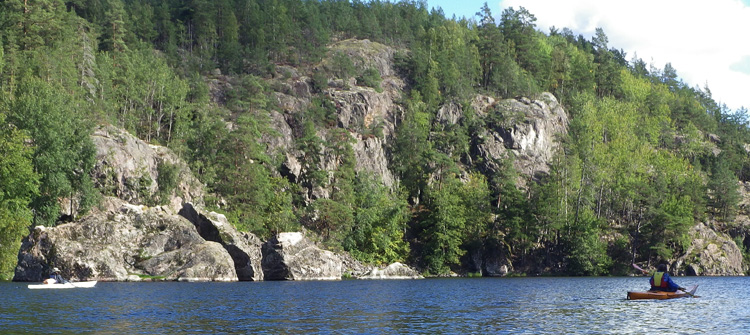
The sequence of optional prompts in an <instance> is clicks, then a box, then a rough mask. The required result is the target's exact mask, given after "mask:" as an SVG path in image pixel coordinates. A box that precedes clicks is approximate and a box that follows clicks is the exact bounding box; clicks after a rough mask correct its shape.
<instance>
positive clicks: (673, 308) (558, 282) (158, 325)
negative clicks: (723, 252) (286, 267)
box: [0, 277, 750, 334]
mask: <svg viewBox="0 0 750 335" xmlns="http://www.w3.org/2000/svg"><path fill="white" fill-rule="evenodd" d="M675 281H676V282H677V283H678V284H680V285H682V286H690V285H696V284H698V285H700V286H699V288H698V291H697V292H696V294H697V295H699V296H700V297H699V298H695V299H692V298H690V299H687V298H686V299H672V300H664V301H656V300H639V301H630V300H626V299H625V297H626V292H627V291H628V290H638V291H643V290H645V289H646V288H647V287H648V278H646V277H617V278H452V279H424V280H396V281H371V280H368V281H360V280H346V281H338V282H241V283H175V282H163V283H98V284H97V285H96V287H95V288H91V289H67V290H29V289H28V288H27V286H26V285H27V284H28V283H9V282H2V283H0V333H2V334H82V333H89V334H92V333H94V334H176V333H186V334H256V333H268V334H311V333H319V334H330V333H334V334H395V333H399V334H404V333H409V334H420V333H421V334H467V333H474V334H488V333H493V334H498V333H499V334H503V333H510V334H570V333H583V334H644V333H647V332H661V333H669V334H695V333H707V334H747V333H750V303H748V302H750V278H746V277H676V278H675Z"/></svg>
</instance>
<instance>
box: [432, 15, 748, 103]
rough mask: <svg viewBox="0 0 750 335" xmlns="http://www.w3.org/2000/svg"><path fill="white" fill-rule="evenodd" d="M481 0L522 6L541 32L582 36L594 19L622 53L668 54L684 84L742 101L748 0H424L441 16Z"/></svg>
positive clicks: (658, 59) (650, 60) (654, 60)
mask: <svg viewBox="0 0 750 335" xmlns="http://www.w3.org/2000/svg"><path fill="white" fill-rule="evenodd" d="M485 2H487V4H488V5H489V7H490V10H491V11H492V13H493V14H494V16H495V18H496V20H498V19H499V16H500V13H502V11H503V9H505V8H508V7H514V8H516V9H517V8H519V7H521V6H523V7H525V8H526V9H528V10H529V12H531V13H532V14H534V16H536V18H537V22H536V23H537V29H539V30H541V31H544V32H549V27H551V26H555V27H557V28H564V27H568V28H570V29H571V30H573V32H575V33H576V34H583V35H584V36H588V37H590V36H592V35H593V34H594V31H595V29H596V28H597V27H601V28H603V29H604V32H605V33H606V34H607V37H608V38H609V46H610V47H615V48H618V49H623V50H624V51H625V52H626V53H627V59H629V60H630V59H632V57H633V56H634V55H637V56H638V58H641V59H643V60H644V61H645V62H646V63H647V64H653V65H654V66H655V67H657V68H660V69H662V68H664V65H665V64H666V63H667V62H670V63H672V66H673V67H674V68H675V69H677V74H678V75H679V76H680V77H681V78H682V79H683V81H685V82H686V83H688V84H689V85H690V86H693V87H695V86H699V87H701V88H702V87H704V86H705V85H708V87H709V88H710V89H711V92H712V94H713V97H714V99H715V100H716V101H718V102H720V103H725V104H727V106H728V107H730V108H731V109H737V108H739V107H742V106H745V107H748V108H750V38H748V34H750V0H711V1H705V0H629V1H619V0H618V1H616V0H566V1H561V0H493V1H480V0H427V6H428V7H429V8H432V7H441V8H442V9H443V11H444V13H445V16H446V17H448V18H451V17H453V15H454V14H455V15H456V16H457V17H459V18H460V17H467V18H475V17H474V14H475V13H476V12H478V11H479V9H480V8H482V6H483V5H484V3H485ZM498 21H499V20H498Z"/></svg>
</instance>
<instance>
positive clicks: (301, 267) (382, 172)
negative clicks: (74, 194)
mask: <svg viewBox="0 0 750 335" xmlns="http://www.w3.org/2000/svg"><path fill="white" fill-rule="evenodd" d="M397 52H398V50H396V49H394V48H390V47H387V46H384V45H382V44H379V43H375V42H370V41H367V40H364V41H358V40H346V41H341V42H338V43H335V44H333V45H331V46H330V53H331V54H332V53H343V54H345V55H347V56H348V57H350V58H351V59H352V60H353V62H354V63H355V65H356V66H357V67H359V68H371V69H375V70H376V71H377V72H378V73H379V74H380V77H381V79H382V80H381V82H380V84H379V88H377V87H369V86H364V85H363V83H360V82H358V81H357V79H355V78H343V79H342V78H327V80H326V81H325V82H324V83H323V85H322V86H321V83H315V82H313V79H312V78H310V77H309V76H307V75H306V73H304V72H303V71H302V70H298V69H296V68H293V67H289V66H278V67H277V75H276V76H275V77H273V78H267V79H266V80H267V81H268V82H269V86H271V87H274V91H275V92H273V93H272V94H271V96H270V97H271V100H272V103H274V104H275V106H276V107H277V108H275V109H273V110H272V111H270V119H271V122H270V124H271V127H272V128H273V130H274V131H275V133H277V134H278V135H279V136H267V137H264V138H263V139H262V141H263V142H264V143H265V144H266V145H267V148H268V151H269V153H271V154H272V155H274V156H276V155H280V156H281V157H284V162H283V167H282V170H281V173H282V174H283V175H284V176H285V177H287V178H288V179H289V180H290V181H292V182H299V181H300V178H301V176H303V175H305V174H306V172H307V171H305V169H307V168H309V167H306V166H303V164H301V163H300V162H301V161H303V153H302V152H301V151H300V150H299V149H297V148H296V145H295V137H298V136H300V134H299V129H300V124H299V119H300V118H299V117H298V116H299V115H300V114H302V113H304V112H305V110H306V109H307V108H309V106H310V104H311V102H312V100H313V98H314V96H317V95H318V93H321V94H322V96H324V97H325V98H326V99H327V101H329V102H330V103H331V106H329V107H330V108H332V113H333V119H332V121H331V122H333V123H335V125H336V126H337V127H338V128H343V129H346V131H347V134H349V136H351V139H352V141H353V144H352V149H353V152H354V157H355V160H356V166H355V169H356V171H357V172H360V173H362V172H365V173H371V174H373V175H375V176H377V177H378V178H379V179H380V180H381V181H382V183H383V184H385V185H387V186H394V185H397V184H398V180H397V176H396V175H394V173H393V172H392V171H391V170H390V168H389V161H388V154H387V152H388V149H389V145H390V144H391V143H392V141H393V139H394V136H395V129H396V127H397V126H398V124H399V123H400V122H401V119H402V118H403V112H404V109H403V107H402V105H401V100H402V99H403V92H404V89H406V84H405V82H404V80H403V78H402V77H400V75H399V73H398V71H396V69H395V66H394V55H395V54H396V53H397ZM329 56H330V55H329ZM329 59H330V57H327V58H325V59H324V60H323V61H322V62H321V63H320V64H318V65H317V68H315V69H313V72H315V71H323V70H325V68H326V67H328V66H331V65H330V64H329V63H328V62H330V60H329ZM228 81H229V79H228V77H227V76H222V75H221V74H220V73H216V74H215V75H214V77H213V78H212V79H210V87H211V96H212V97H213V99H214V102H215V103H218V104H220V103H222V101H223V99H224V97H225V96H226V90H228V89H230V87H231V85H230V84H229V83H228ZM464 103H465V104H468V105H461V104H459V103H458V102H448V103H446V104H445V105H443V106H441V108H439V110H438V113H437V115H436V118H435V120H434V122H437V123H438V125H443V126H445V127H450V126H454V125H458V124H461V123H462V122H464V119H465V117H466V115H467V114H466V113H473V115H472V116H475V117H477V118H480V119H481V120H482V121H483V122H484V124H485V125H486V127H484V128H482V129H476V130H474V131H475V133H472V134H469V136H470V137H471V138H473V139H476V140H473V141H472V142H471V147H470V148H468V149H469V151H470V155H469V156H470V157H468V161H463V162H461V164H466V165H464V166H460V167H462V168H464V169H466V170H468V169H470V168H471V169H473V168H476V169H479V170H482V171H485V172H488V173H494V172H498V171H499V170H501V169H503V168H504V167H503V165H502V161H504V160H505V159H506V158H508V157H512V161H513V164H514V167H515V168H516V170H518V171H519V172H520V176H519V180H518V185H520V186H521V187H524V186H525V185H527V183H529V182H533V181H535V180H539V179H540V177H542V176H543V175H545V174H547V173H548V172H549V166H550V162H551V160H552V159H553V157H554V156H555V154H556V152H557V151H558V150H559V147H560V138H562V137H564V136H565V135H566V134H567V131H568V124H569V120H568V115H567V113H566V112H565V110H563V108H562V106H561V105H560V104H559V103H558V101H557V100H556V99H555V97H554V96H553V95H552V94H550V93H543V94H540V95H539V96H536V97H533V98H526V97H518V98H515V99H504V100H497V99H495V98H493V97H489V96H484V95H477V96H475V97H474V98H473V99H470V101H468V102H464ZM317 135H318V136H319V137H321V138H322V139H323V140H325V139H327V138H329V137H330V136H331V134H330V131H329V130H327V129H325V128H323V127H321V128H320V129H317ZM93 141H94V143H95V144H96V147H97V162H98V163H97V165H96V168H95V171H94V174H93V177H94V180H95V183H96V187H97V188H98V189H99V190H100V191H101V192H102V194H103V195H105V196H106V197H105V201H104V202H103V204H102V205H101V206H100V207H101V209H98V210H95V211H93V212H92V213H91V214H89V215H88V216H86V217H84V218H82V219H80V220H77V221H75V222H72V223H68V224H64V225H60V226H58V227H54V228H43V227H37V228H36V229H35V230H34V231H33V232H32V233H31V234H30V235H29V236H28V237H27V238H26V239H25V240H24V244H23V247H22V249H21V251H20V253H19V263H18V267H17V270H16V280H28V281H37V280H40V279H41V278H42V277H44V276H46V274H47V271H48V269H49V267H51V266H57V267H60V268H61V269H63V272H64V275H67V276H69V277H71V278H74V279H78V280H85V279H99V280H118V281H121V280H141V279H142V278H163V279H166V280H216V281H233V280H318V279H338V278H341V276H342V275H352V276H354V277H361V278H382V277H399V278H401V277H409V278H414V277H418V274H417V273H416V272H415V271H413V269H410V268H408V267H406V268H404V267H403V266H402V265H392V266H389V267H387V268H384V269H375V268H374V267H372V266H366V265H363V264H359V263H358V262H356V261H354V260H352V259H351V258H350V257H347V256H346V255H337V254H334V253H331V252H329V251H325V250H323V249H322V248H320V247H319V246H317V245H315V244H314V243H312V242H311V241H310V240H309V239H307V238H306V237H305V235H304V234H300V233H297V232H288V233H282V234H279V235H277V236H275V237H274V238H272V239H271V240H270V241H265V242H264V241H261V240H260V239H258V238H257V237H256V236H254V235H252V234H249V233H244V232H239V231H237V230H236V229H235V228H234V227H233V226H232V225H231V224H229V223H228V221H227V219H226V218H225V217H223V216H222V215H220V214H216V213H211V212H208V211H205V210H202V209H201V208H202V207H203V198H204V190H203V186H202V185H201V184H200V182H199V181H198V180H197V179H196V178H195V177H194V176H193V175H192V173H191V172H190V169H189V168H188V167H187V165H186V164H185V163H184V162H182V161H181V160H180V159H179V158H178V157H177V156H176V155H175V154H174V153H172V152H171V151H170V150H169V149H167V148H163V147H159V146H154V145H150V144H147V143H145V142H143V141H141V140H139V139H137V138H135V137H134V136H132V135H130V134H128V133H127V132H126V131H124V130H120V129H117V128H115V127H111V126H106V127H100V128H99V129H97V130H96V132H95V133H94V135H93ZM319 154H320V156H321V159H320V160H319V162H320V166H319V167H318V168H320V169H322V170H327V171H334V170H336V169H337V168H338V164H339V162H340V160H339V159H338V157H336V154H335V153H334V152H330V151H326V150H324V151H323V152H320V153H319ZM469 165H470V166H469ZM165 176H167V177H170V178H171V179H172V180H173V181H174V182H175V185H176V186H174V187H168V184H171V183H166V182H164V181H165V178H166V177H165ZM328 184H330V183H328ZM300 187H304V186H302V185H300ZM302 194H304V195H305V196H306V197H307V199H305V200H313V199H317V198H328V197H329V195H330V194H331V190H329V189H325V188H318V189H311V190H307V191H306V192H302ZM157 205H161V206H157ZM148 206H151V207H148ZM75 207H76V206H73V205H71V206H65V208H71V211H73V210H72V209H73V208H75ZM67 214H69V215H71V217H74V216H76V215H74V214H76V213H67ZM692 233H693V234H694V236H695V238H694V243H693V245H692V246H691V247H690V249H689V251H688V253H687V254H686V255H683V256H682V257H680V258H679V259H678V260H677V261H676V263H675V266H676V268H678V269H688V270H685V271H686V272H685V273H691V274H692V273H694V274H698V275H713V274H741V273H743V272H744V270H745V269H742V265H741V261H742V254H741V252H740V249H739V248H738V247H737V245H736V244H735V242H734V241H733V240H732V239H731V238H728V237H727V235H725V234H721V233H719V234H717V233H715V230H713V229H709V228H707V227H706V226H705V225H697V226H696V227H695V228H694V229H693V231H692ZM712 233H713V234H712ZM739 234H741V233H732V236H737V235H739ZM746 235H747V234H745V235H742V236H743V239H744V241H746V243H748V242H747V241H750V239H748V238H747V237H746ZM470 258H471V259H472V262H473V263H474V266H475V267H476V270H477V271H481V272H482V273H483V274H485V275H490V276H502V275H506V274H507V273H509V272H512V271H513V268H512V264H511V262H510V260H509V258H508V256H507V255H504V254H497V253H495V254H475V255H470ZM738 262H739V263H738ZM727 263H729V265H726V264H727ZM737 264H739V265H737Z"/></svg>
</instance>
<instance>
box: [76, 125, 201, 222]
mask: <svg viewBox="0 0 750 335" xmlns="http://www.w3.org/2000/svg"><path fill="white" fill-rule="evenodd" d="M91 139H92V140H93V141H94V144H95V146H96V162H97V163H96V165H95V166H94V170H93V172H92V174H93V178H94V185H95V186H96V188H97V189H98V190H99V191H100V192H102V194H104V195H106V196H112V197H116V198H119V199H122V200H123V201H125V202H127V203H131V204H135V205H152V204H153V203H154V202H155V201H158V202H159V203H162V204H169V206H170V207H171V208H172V209H173V210H174V211H178V210H179V209H180V208H181V207H182V203H183V202H191V203H196V204H202V202H203V195H204V191H203V186H202V184H201V183H200V181H198V179H196V178H195V177H194V176H193V174H192V173H191V172H190V169H189V168H188V166H187V164H185V162H183V161H182V160H181V159H179V158H178V157H177V155H176V154H174V153H173V152H172V151H171V150H169V149H168V148H166V147H162V146H156V145H151V144H148V143H146V142H144V141H142V140H140V139H138V138H137V137H135V136H133V135H131V134H130V133H128V132H127V131H125V130H123V129H119V128H116V127H113V126H103V127H99V128H97V129H96V130H95V131H94V134H93V135H92V136H91ZM167 165H168V166H170V167H172V166H173V167H174V168H175V169H176V170H177V174H176V176H175V177H176V183H177V187H176V188H175V189H174V190H171V192H170V193H169V194H165V196H166V197H167V198H166V199H156V197H157V196H161V194H159V195H157V192H158V191H159V189H160V187H163V185H159V173H160V166H162V167H163V166H167ZM162 170H163V169H162ZM162 193H163V192H162Z"/></svg>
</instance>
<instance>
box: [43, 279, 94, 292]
mask: <svg viewBox="0 0 750 335" xmlns="http://www.w3.org/2000/svg"><path fill="white" fill-rule="evenodd" d="M94 285H96V281H81V282H67V283H63V284H57V283H56V284H30V285H29V288H30V289H32V290H39V289H61V288H91V287H94Z"/></svg>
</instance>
